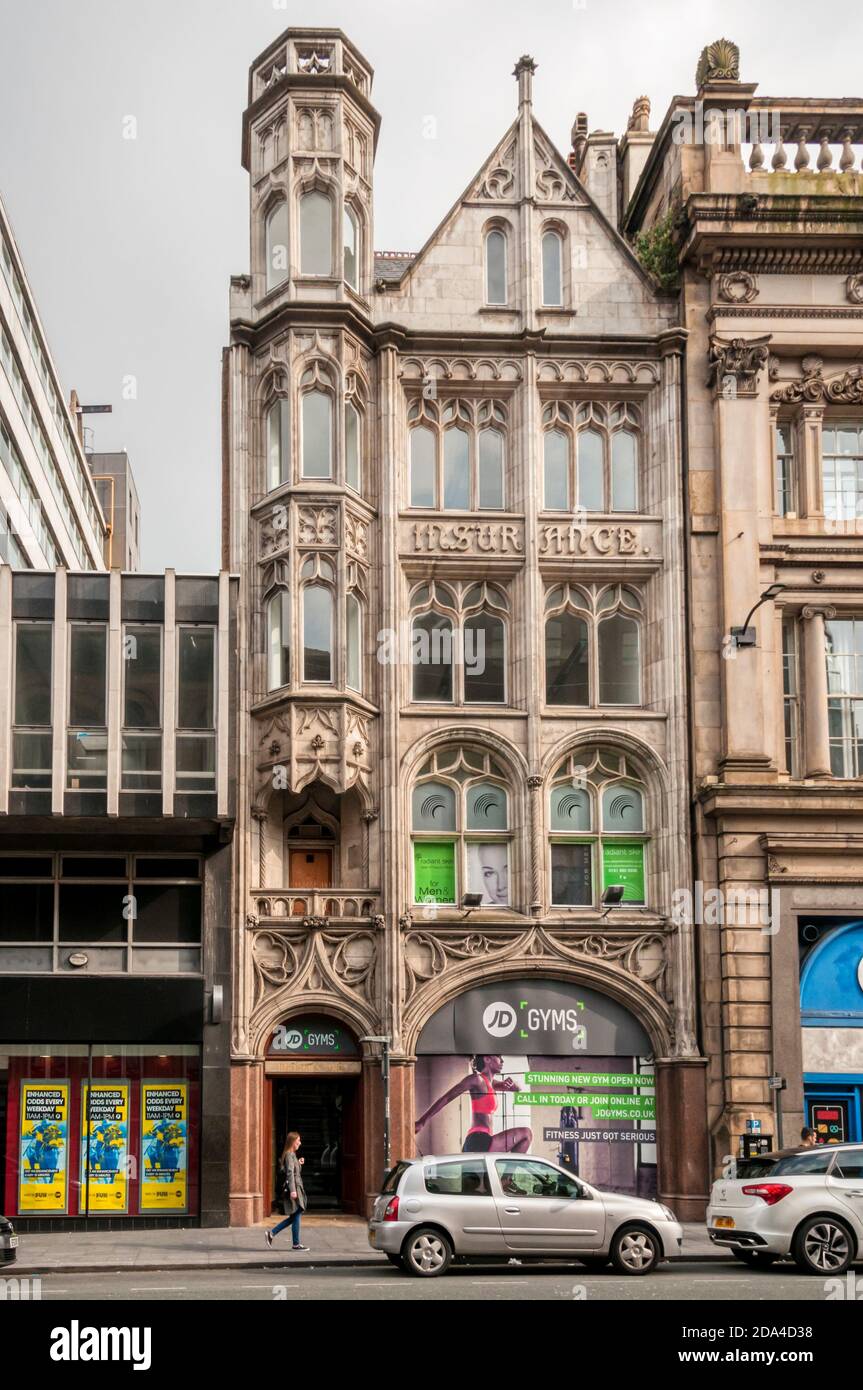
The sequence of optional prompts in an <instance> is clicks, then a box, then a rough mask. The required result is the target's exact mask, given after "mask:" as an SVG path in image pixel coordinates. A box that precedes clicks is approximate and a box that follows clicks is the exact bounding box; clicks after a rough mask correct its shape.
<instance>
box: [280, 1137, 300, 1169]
mask: <svg viewBox="0 0 863 1390" xmlns="http://www.w3.org/2000/svg"><path fill="white" fill-rule="evenodd" d="M299 1137H300V1136H299V1133H298V1131H297V1130H295V1129H289V1130H288V1133H287V1135H286V1136H285V1147H284V1148H283V1149H282V1163H284V1161H285V1159H286V1158H287V1156H288V1153H289V1151H290V1149H291V1148H292V1147H293V1146H294V1144H296V1142H297V1140H298V1139H299Z"/></svg>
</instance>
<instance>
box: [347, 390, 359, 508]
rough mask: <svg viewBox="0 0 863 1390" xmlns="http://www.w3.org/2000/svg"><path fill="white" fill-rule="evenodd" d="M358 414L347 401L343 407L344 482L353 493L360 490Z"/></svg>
mask: <svg viewBox="0 0 863 1390" xmlns="http://www.w3.org/2000/svg"><path fill="white" fill-rule="evenodd" d="M360 440H361V422H360V412H359V411H358V410H357V408H356V406H355V405H352V404H351V402H350V401H348V403H347V405H346V406H345V482H346V483H347V485H348V487H352V488H353V490H354V492H360V491H361V490H362V471H361V467H360V454H361V446H360Z"/></svg>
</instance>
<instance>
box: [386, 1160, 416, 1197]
mask: <svg viewBox="0 0 863 1390" xmlns="http://www.w3.org/2000/svg"><path fill="white" fill-rule="evenodd" d="M410 1166H411V1165H410V1164H409V1163H397V1164H396V1165H395V1167H394V1168H391V1169H390V1171H389V1172H388V1173H387V1175H386V1177H385V1178H384V1180H383V1183H382V1185H381V1196H383V1195H384V1194H385V1193H388V1192H397V1191H398V1186H399V1183H400V1182H401V1180H402V1177H403V1176H404V1174H405V1173H406V1172H407V1170H408V1168H410Z"/></svg>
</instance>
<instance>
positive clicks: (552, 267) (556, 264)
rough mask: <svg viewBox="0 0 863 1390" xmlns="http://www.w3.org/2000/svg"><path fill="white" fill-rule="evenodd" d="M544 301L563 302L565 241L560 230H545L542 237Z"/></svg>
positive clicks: (559, 303)
mask: <svg viewBox="0 0 863 1390" xmlns="http://www.w3.org/2000/svg"><path fill="white" fill-rule="evenodd" d="M542 302H543V304H546V305H549V306H555V305H561V304H563V242H562V240H561V236H560V232H555V231H548V232H545V233H544V235H543V238H542Z"/></svg>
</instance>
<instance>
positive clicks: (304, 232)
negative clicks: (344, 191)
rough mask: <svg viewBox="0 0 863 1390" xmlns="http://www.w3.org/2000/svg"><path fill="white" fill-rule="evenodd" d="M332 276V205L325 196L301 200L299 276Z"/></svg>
mask: <svg viewBox="0 0 863 1390" xmlns="http://www.w3.org/2000/svg"><path fill="white" fill-rule="evenodd" d="M332 273H333V204H332V200H331V199H330V198H329V197H328V195H327V194H326V193H318V192H314V191H313V192H311V193H304V194H303V195H302V197H301V198H300V274H301V275H332Z"/></svg>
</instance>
